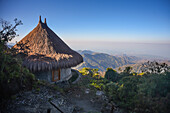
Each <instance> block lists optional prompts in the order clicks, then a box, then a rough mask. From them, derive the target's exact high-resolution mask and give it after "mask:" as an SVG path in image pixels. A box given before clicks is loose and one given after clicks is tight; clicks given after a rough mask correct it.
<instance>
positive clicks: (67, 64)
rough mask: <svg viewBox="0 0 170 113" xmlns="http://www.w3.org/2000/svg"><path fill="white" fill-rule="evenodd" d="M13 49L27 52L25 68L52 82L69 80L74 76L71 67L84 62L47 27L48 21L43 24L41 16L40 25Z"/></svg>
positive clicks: (24, 62) (39, 77)
mask: <svg viewBox="0 0 170 113" xmlns="http://www.w3.org/2000/svg"><path fill="white" fill-rule="evenodd" d="M18 45H22V46H18ZM13 48H16V49H18V50H19V52H27V53H28V56H27V57H25V59H24V61H23V66H25V67H27V68H28V69H29V70H31V71H32V72H33V73H34V74H35V75H36V77H37V78H38V79H42V80H47V81H50V82H55V81H63V80H68V79H69V78H70V77H71V76H72V75H71V67H74V66H76V65H78V64H80V63H81V62H83V57H82V56H81V55H80V54H79V53H77V52H75V51H74V50H72V49H71V48H70V47H69V46H68V45H67V44H66V43H64V42H63V41H62V40H61V39H60V38H59V37H58V36H57V35H56V34H55V33H54V32H53V31H52V30H51V29H50V28H49V27H48V26H47V23H46V19H45V20H44V23H42V21H41V16H40V18H39V23H38V25H37V26H36V27H35V28H34V29H33V30H32V31H31V32H30V33H29V34H28V35H26V36H25V37H24V38H23V39H22V40H21V41H20V42H18V43H17V44H16V45H14V47H13Z"/></svg>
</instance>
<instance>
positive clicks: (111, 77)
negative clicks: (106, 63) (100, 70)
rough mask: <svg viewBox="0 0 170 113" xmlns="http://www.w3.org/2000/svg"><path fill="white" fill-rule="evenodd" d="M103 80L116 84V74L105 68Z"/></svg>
mask: <svg viewBox="0 0 170 113" xmlns="http://www.w3.org/2000/svg"><path fill="white" fill-rule="evenodd" d="M105 78H106V79H108V80H111V81H113V82H116V81H117V78H118V73H117V72H116V71H115V70H113V69H112V68H107V71H106V73H105Z"/></svg>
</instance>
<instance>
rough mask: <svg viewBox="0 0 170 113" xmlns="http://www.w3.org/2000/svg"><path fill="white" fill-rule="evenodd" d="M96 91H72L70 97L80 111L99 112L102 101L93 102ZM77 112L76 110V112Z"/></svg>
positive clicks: (79, 112) (81, 112)
mask: <svg viewBox="0 0 170 113" xmlns="http://www.w3.org/2000/svg"><path fill="white" fill-rule="evenodd" d="M94 96H95V95H94V93H92V92H90V93H85V91H82V90H76V91H72V92H71V93H70V94H69V95H68V97H69V98H70V101H71V103H72V104H73V105H74V106H76V107H78V110H77V112H78V113H84V112H85V113H87V112H93V113H95V112H96V113H99V112H100V111H101V105H102V103H98V102H93V98H94ZM75 113H76V112H75Z"/></svg>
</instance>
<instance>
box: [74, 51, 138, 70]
mask: <svg viewBox="0 0 170 113" xmlns="http://www.w3.org/2000/svg"><path fill="white" fill-rule="evenodd" d="M78 52H79V53H80V54H81V55H82V56H83V58H84V62H83V63H82V64H80V65H78V66H77V67H76V68H77V69H81V68H83V67H89V68H98V69H99V70H100V71H105V70H106V69H107V68H108V67H110V68H116V67H120V66H123V65H127V64H135V61H137V60H139V59H140V58H138V57H135V56H127V55H123V56H112V55H109V54H105V53H95V52H92V51H88V50H85V51H78Z"/></svg>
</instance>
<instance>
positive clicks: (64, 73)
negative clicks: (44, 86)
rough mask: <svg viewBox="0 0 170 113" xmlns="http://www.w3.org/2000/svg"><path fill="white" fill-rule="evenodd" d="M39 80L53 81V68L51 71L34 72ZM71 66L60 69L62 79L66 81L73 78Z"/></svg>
mask: <svg viewBox="0 0 170 113" xmlns="http://www.w3.org/2000/svg"><path fill="white" fill-rule="evenodd" d="M34 74H35V76H36V78H37V79H39V80H45V81H48V82H52V70H51V71H39V72H35V73H34ZM71 76H72V74H71V68H66V69H60V81H65V80H68V79H69V78H71Z"/></svg>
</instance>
